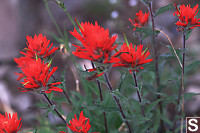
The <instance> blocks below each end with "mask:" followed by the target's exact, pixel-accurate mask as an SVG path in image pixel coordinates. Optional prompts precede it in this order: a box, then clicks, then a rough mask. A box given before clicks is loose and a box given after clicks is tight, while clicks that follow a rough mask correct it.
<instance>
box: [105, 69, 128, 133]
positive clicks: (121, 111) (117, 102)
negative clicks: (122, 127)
mask: <svg viewBox="0 0 200 133" xmlns="http://www.w3.org/2000/svg"><path fill="white" fill-rule="evenodd" d="M104 78H105V80H106V84H107V86H108V88H109V89H110V91H111V92H112V91H113V88H112V86H111V84H110V81H109V79H108V75H107V73H106V72H105V73H104ZM112 96H113V98H114V100H115V102H116V104H117V105H118V107H119V111H120V113H121V116H122V117H123V120H124V121H125V123H126V125H127V127H128V129H129V133H132V129H131V126H130V124H129V122H128V121H127V120H126V116H125V114H124V111H123V109H122V106H121V104H120V102H119V99H118V98H117V97H116V96H115V95H112Z"/></svg>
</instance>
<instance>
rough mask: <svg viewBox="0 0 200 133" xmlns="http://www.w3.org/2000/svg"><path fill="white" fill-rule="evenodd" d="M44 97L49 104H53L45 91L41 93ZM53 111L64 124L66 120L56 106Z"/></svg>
mask: <svg viewBox="0 0 200 133" xmlns="http://www.w3.org/2000/svg"><path fill="white" fill-rule="evenodd" d="M43 95H44V97H45V99H46V100H47V102H48V104H49V106H53V103H52V101H51V100H50V99H49V98H48V96H47V94H46V93H43ZM54 111H55V112H56V114H57V115H58V116H59V118H60V119H61V120H62V121H63V122H64V123H65V124H66V123H67V122H66V120H65V119H64V118H63V117H62V115H61V114H60V113H59V112H58V110H57V109H56V108H54Z"/></svg>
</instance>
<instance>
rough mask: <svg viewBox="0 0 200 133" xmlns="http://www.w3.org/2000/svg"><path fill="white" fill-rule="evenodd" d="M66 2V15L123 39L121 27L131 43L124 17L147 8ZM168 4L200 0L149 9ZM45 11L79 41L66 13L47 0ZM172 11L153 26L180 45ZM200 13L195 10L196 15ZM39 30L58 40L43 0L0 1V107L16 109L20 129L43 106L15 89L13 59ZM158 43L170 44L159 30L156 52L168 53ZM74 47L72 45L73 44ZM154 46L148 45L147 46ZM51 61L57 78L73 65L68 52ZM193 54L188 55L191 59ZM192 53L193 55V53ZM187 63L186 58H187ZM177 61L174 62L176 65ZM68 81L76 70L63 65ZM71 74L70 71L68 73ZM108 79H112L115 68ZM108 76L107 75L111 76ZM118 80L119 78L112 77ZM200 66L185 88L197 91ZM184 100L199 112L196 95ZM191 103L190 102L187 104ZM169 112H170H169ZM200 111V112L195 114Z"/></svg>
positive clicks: (194, 44) (193, 42)
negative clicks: (53, 35)
mask: <svg viewBox="0 0 200 133" xmlns="http://www.w3.org/2000/svg"><path fill="white" fill-rule="evenodd" d="M64 3H65V6H66V8H67V10H68V11H69V13H70V15H71V16H72V18H73V19H74V18H75V17H76V18H77V19H78V21H79V22H84V21H90V22H92V23H94V22H95V21H97V22H98V24H99V25H101V26H102V27H104V28H108V29H109V31H110V34H111V35H114V34H118V39H117V42H124V39H123V32H124V33H125V34H126V36H127V38H128V40H129V42H132V43H134V44H138V43H139V41H138V38H137V36H134V34H133V31H132V29H131V28H130V26H131V23H130V22H129V21H128V18H131V19H134V18H135V17H136V15H135V14H136V12H139V10H142V11H143V12H147V11H148V8H147V7H146V6H145V5H144V4H143V3H142V2H141V1H139V0H64ZM170 3H177V4H191V6H192V7H193V6H194V5H196V4H200V2H199V0H192V1H188V0H153V9H154V10H156V9H158V8H159V7H162V6H165V5H167V4H170ZM48 6H49V10H50V11H51V13H52V15H53V16H54V18H55V20H56V22H57V24H58V26H59V27H60V28H61V30H62V31H61V32H64V31H66V32H67V34H68V37H69V44H70V45H71V43H73V42H77V40H75V38H74V37H72V36H71V35H70V34H69V31H72V30H73V29H74V27H73V25H72V23H71V22H70V20H69V19H68V17H67V15H66V13H65V12H64V11H63V10H62V9H61V8H59V7H58V5H57V4H56V3H54V2H48ZM174 11H175V10H171V11H168V12H166V13H164V14H161V15H159V16H158V17H156V20H155V21H156V23H155V26H156V28H158V29H162V30H163V31H164V32H165V33H166V34H167V35H168V36H169V37H170V39H171V40H172V43H173V44H174V46H175V48H181V47H182V46H181V45H182V43H181V41H182V38H181V34H179V33H178V32H177V30H176V28H177V26H176V25H175V23H176V21H177V20H178V19H177V16H173V12H174ZM199 16H200V15H199V14H198V17H199ZM39 33H42V34H43V35H45V36H47V39H49V40H51V42H53V43H54V46H57V47H59V45H60V44H59V43H58V42H57V41H56V40H55V39H54V38H53V37H52V34H51V33H53V34H55V35H56V36H58V37H60V35H59V33H58V31H57V29H56V27H55V25H54V23H53V21H52V20H51V18H50V16H49V13H48V11H47V8H46V6H45V3H44V1H42V0H0V112H1V113H4V112H18V114H19V116H20V117H23V119H22V120H23V125H22V126H23V128H31V127H32V125H33V124H34V123H35V122H36V121H35V120H36V119H37V117H38V116H39V114H41V113H40V112H41V110H40V109H38V108H37V107H36V106H34V104H35V103H37V101H38V100H39V99H41V97H40V96H37V95H34V94H31V93H22V92H20V91H19V90H18V89H17V88H18V87H19V86H21V84H20V83H19V82H18V81H16V79H17V76H16V75H15V74H14V73H16V72H19V71H20V70H19V69H18V68H17V66H16V63H15V62H14V61H13V58H17V57H20V56H21V55H20V51H22V49H23V48H24V47H26V38H25V37H26V36H27V35H29V36H34V35H35V34H37V35H38V34H39ZM199 35H200V30H199V28H195V29H194V30H193V31H192V35H191V36H190V38H189V39H188V40H187V48H188V49H189V53H188V59H187V60H190V61H191V60H199V59H200V52H199V50H200V44H199V42H200V36H199ZM149 43H150V40H149V39H148V38H147V39H145V40H144V45H146V46H147V45H148V44H149ZM161 43H164V44H167V45H169V42H168V40H167V39H166V37H165V36H164V35H163V34H159V35H158V48H159V52H160V53H165V52H169V50H168V49H166V47H164V46H162V45H161ZM71 49H72V51H74V48H73V47H72V48H71ZM152 50H153V47H151V46H150V51H152ZM55 56H56V57H55V60H54V63H53V64H54V65H56V66H58V71H57V73H56V77H57V78H59V77H60V74H61V72H62V70H63V69H64V68H65V67H64V66H65V64H66V63H67V65H68V66H70V65H71V60H70V59H69V58H68V56H67V55H63V54H62V53H61V52H59V51H58V52H57V53H56V55H55ZM190 57H191V58H190ZM194 57H195V58H194ZM77 61H79V63H80V64H81V63H82V64H86V65H87V63H88V61H85V60H81V59H78V60H77ZM186 63H187V62H186ZM177 65H178V64H177ZM66 69H67V74H66V76H65V77H66V81H69V82H68V83H67V88H70V89H75V85H76V84H75V79H76V74H74V72H73V69H72V68H71V67H67V68H66ZM71 75H73V76H71ZM112 75H113V78H112V79H113V81H112V83H113V84H115V77H116V76H115V73H113V74H112ZM112 75H111V76H112ZM116 80H117V79H116ZM199 81H200V71H196V72H195V73H192V74H188V76H187V80H186V91H187V92H196V93H200V82H199ZM194 99H195V100H192V101H190V102H187V103H186V114H187V115H191V114H194V113H195V114H197V115H198V114H199V113H200V104H199V103H200V97H198V96H197V97H195V98H194ZM191 102H192V104H191ZM168 108H169V109H168V111H169V112H171V113H173V111H174V110H173V107H170V106H169V107H168ZM171 113H169V114H171ZM199 116H200V114H199Z"/></svg>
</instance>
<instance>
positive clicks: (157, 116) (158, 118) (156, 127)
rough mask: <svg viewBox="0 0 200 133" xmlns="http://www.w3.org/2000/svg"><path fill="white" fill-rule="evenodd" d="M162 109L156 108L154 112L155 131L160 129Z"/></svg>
mask: <svg viewBox="0 0 200 133" xmlns="http://www.w3.org/2000/svg"><path fill="white" fill-rule="evenodd" d="M160 117H161V116H160V111H158V110H156V111H155V113H154V118H153V129H154V130H155V131H157V130H158V128H159V124H160Z"/></svg>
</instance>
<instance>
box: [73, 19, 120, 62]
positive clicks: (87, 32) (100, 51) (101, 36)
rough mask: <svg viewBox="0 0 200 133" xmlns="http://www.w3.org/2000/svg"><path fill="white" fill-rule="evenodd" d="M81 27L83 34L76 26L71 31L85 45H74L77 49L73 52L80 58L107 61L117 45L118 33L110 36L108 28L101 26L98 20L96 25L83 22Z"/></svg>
mask: <svg viewBox="0 0 200 133" xmlns="http://www.w3.org/2000/svg"><path fill="white" fill-rule="evenodd" d="M79 29H80V31H81V34H82V35H80V34H79V33H78V32H77V30H76V29H75V28H74V31H73V32H72V31H71V32H70V33H71V34H72V35H73V36H74V37H76V38H77V39H78V40H79V41H81V43H82V45H83V46H78V45H74V46H75V47H77V49H76V51H75V52H72V53H73V54H74V55H75V56H78V57H80V58H84V59H89V60H91V61H97V62H100V63H106V62H107V61H108V60H109V57H110V55H111V52H112V51H113V50H114V49H115V48H116V47H117V45H115V46H113V44H114V42H115V40H116V38H117V35H115V36H113V37H110V36H109V31H108V29H106V30H105V29H104V28H102V27H100V26H99V25H98V24H97V22H95V25H93V24H90V23H89V22H85V23H81V25H80V26H79Z"/></svg>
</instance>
